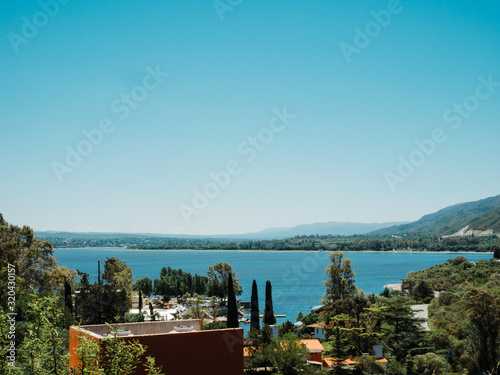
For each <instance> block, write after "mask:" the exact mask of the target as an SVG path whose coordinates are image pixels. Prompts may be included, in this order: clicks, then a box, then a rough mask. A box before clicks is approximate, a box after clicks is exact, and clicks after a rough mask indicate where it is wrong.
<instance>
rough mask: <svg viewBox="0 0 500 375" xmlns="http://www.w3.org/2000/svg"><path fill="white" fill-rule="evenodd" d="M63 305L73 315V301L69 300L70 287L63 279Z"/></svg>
mask: <svg viewBox="0 0 500 375" xmlns="http://www.w3.org/2000/svg"><path fill="white" fill-rule="evenodd" d="M64 304H65V305H66V307H67V308H68V309H69V311H71V313H73V301H72V299H71V285H69V282H68V280H66V278H64Z"/></svg>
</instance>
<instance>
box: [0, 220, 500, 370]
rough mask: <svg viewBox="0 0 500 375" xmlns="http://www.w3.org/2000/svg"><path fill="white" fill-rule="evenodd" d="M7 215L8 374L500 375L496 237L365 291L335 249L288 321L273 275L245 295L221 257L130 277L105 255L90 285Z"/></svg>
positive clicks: (1, 239)
mask: <svg viewBox="0 0 500 375" xmlns="http://www.w3.org/2000/svg"><path fill="white" fill-rule="evenodd" d="M0 221H1V223H0V224H1V226H0V229H1V233H2V236H0V245H1V248H2V258H1V260H2V270H3V271H5V272H6V275H8V277H7V278H6V279H5V281H2V282H4V286H5V289H4V290H5V291H7V292H6V294H5V298H2V302H3V305H2V308H1V309H0V314H1V315H2V316H1V318H2V319H1V321H0V328H1V332H2V335H1V337H0V344H1V345H2V347H4V348H5V349H6V353H7V355H6V356H4V357H2V359H1V360H0V370H1V371H2V373H5V374H25V373H26V374H33V375H35V374H52V373H54V374H115V373H119V374H122V375H123V374H131V375H132V374H146V375H154V374H156V375H159V374H179V375H180V374H193V375H194V374H201V373H203V374H214V375H215V374H227V375H235V374H266V373H267V374H283V375H292V374H324V373H333V374H352V375H355V374H390V375H412V374H415V375H416V374H440V373H446V374H450V375H452V374H453V375H459V374H476V373H485V374H486V373H490V374H496V371H497V369H498V366H499V363H500V362H499V359H500V358H498V353H499V352H500V351H498V344H499V341H498V335H497V333H496V332H498V331H499V330H500V319H499V318H498V314H497V312H498V311H500V296H498V291H499V290H500V277H499V275H500V246H498V247H497V248H496V249H495V251H494V253H493V254H491V258H490V259H480V260H477V261H469V260H468V259H467V258H466V257H464V256H462V255H459V256H455V257H454V258H451V259H449V260H448V261H446V262H445V263H443V264H441V265H437V266H434V267H431V268H429V269H425V270H421V271H417V272H411V273H409V274H408V276H407V277H406V278H405V279H403V280H402V283H400V284H391V285H385V289H384V290H383V292H382V293H380V294H379V295H375V294H367V293H365V292H363V291H361V290H359V289H358V287H357V285H356V276H355V273H354V271H353V268H352V264H351V260H350V259H349V258H345V257H344V254H343V253H342V252H340V251H336V252H331V253H330V254H329V264H328V266H327V268H326V269H325V273H324V279H325V281H324V283H323V285H317V288H319V289H322V290H324V298H323V300H322V303H321V304H320V305H318V306H314V307H313V308H311V309H310V311H304V313H299V314H298V316H296V317H291V316H280V314H279V311H274V307H273V289H272V284H271V282H270V281H269V280H267V281H266V283H265V290H264V291H263V290H260V291H259V290H258V289H257V280H255V279H254V280H253V284H252V287H251V290H252V293H251V299H250V300H249V301H242V300H241V298H237V296H238V295H239V294H241V290H242V285H240V283H239V278H238V273H237V270H235V269H233V267H232V266H231V265H230V264H228V263H227V262H219V263H217V264H214V265H213V266H210V267H209V268H208V270H207V273H206V274H207V276H202V275H197V274H190V273H188V272H184V271H182V270H180V269H173V268H170V267H163V268H162V270H161V272H160V277H159V278H158V279H155V280H151V279H149V278H148V277H143V278H139V279H137V280H135V281H134V278H133V275H132V270H131V268H130V267H128V266H127V264H126V263H125V262H124V261H121V260H120V259H118V258H115V257H111V258H107V259H106V261H104V262H103V264H102V272H101V264H99V265H98V268H97V270H98V274H97V281H95V282H90V281H89V280H90V279H91V278H92V275H88V274H86V273H84V272H80V271H76V270H73V271H72V270H68V269H67V268H65V267H62V266H59V265H58V264H57V262H56V261H55V258H54V257H53V249H52V245H51V244H50V242H48V241H46V240H41V239H37V238H36V237H34V236H33V231H32V230H31V229H30V228H29V227H27V226H24V227H23V228H19V227H17V226H14V225H11V224H9V223H7V222H6V221H5V220H4V219H3V218H2V217H0ZM28 254H29V256H28ZM259 293H262V295H265V303H264V306H259ZM277 318H281V321H282V322H281V323H278V320H277ZM483 343H488V345H487V346H484V345H483ZM34 348H36V350H33V349H34ZM485 350H486V352H485Z"/></svg>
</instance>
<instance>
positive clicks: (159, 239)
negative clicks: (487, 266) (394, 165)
mask: <svg viewBox="0 0 500 375" xmlns="http://www.w3.org/2000/svg"><path fill="white" fill-rule="evenodd" d="M355 234H359V235H368V236H382V235H404V234H409V235H435V236H451V237H459V236H471V235H474V236H494V235H497V236H498V237H500V195H497V196H495V197H490V198H486V199H481V200H478V201H474V202H467V203H460V204H455V205H453V206H449V207H445V208H443V209H441V210H439V211H437V212H435V213H432V214H429V215H425V216H423V217H422V218H420V219H419V220H417V221H415V222H405V223H402V222H392V223H349V222H326V223H314V224H302V225H297V226H294V227H285V228H268V229H264V230H261V231H258V232H253V233H244V234H221V235H211V236H207V235H182V234H155V233H98V232H93V233H70V232H57V231H45V232H35V235H36V236H37V237H39V238H42V239H47V240H49V241H50V242H52V243H53V244H54V246H55V247H101V246H103V247H109V246H137V245H143V246H160V245H161V244H162V243H164V242H165V240H169V241H170V242H172V241H174V242H182V243H186V244H187V245H186V246H188V245H189V243H190V242H192V243H201V242H204V241H205V242H206V241H211V242H216V243H220V242H231V241H235V242H241V241H246V240H254V241H256V240H281V239H285V238H293V237H295V236H315V235H320V236H328V235H332V236H337V235H341V236H350V235H355Z"/></svg>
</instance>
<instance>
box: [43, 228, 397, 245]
mask: <svg viewBox="0 0 500 375" xmlns="http://www.w3.org/2000/svg"><path fill="white" fill-rule="evenodd" d="M396 224H401V222H392V223H347V222H327V223H314V224H303V225H297V226H295V227H283V228H269V229H264V230H261V231H258V232H253V233H244V234H219V235H210V236H208V235H189V234H156V233H116V232H104V233H103V232H85V233H83V232H60V231H37V232H35V234H36V236H37V237H38V238H42V239H47V240H49V241H51V242H53V243H54V244H57V246H58V247H61V246H63V245H64V243H65V242H68V244H73V245H74V243H75V241H81V242H82V245H87V246H96V245H99V246H128V245H131V244H132V245H133V244H136V243H137V242H138V241H140V242H141V243H143V242H146V243H147V242H158V241H159V240H160V239H162V238H169V239H180V240H201V239H207V240H208V239H209V240H212V241H217V242H220V241H244V240H269V239H284V238H290V237H295V236H314V235H334V236H335V235H342V236H349V235H353V234H365V233H368V232H371V231H373V230H376V229H381V228H386V227H390V226H394V225H396Z"/></svg>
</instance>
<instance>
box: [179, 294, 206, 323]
mask: <svg viewBox="0 0 500 375" xmlns="http://www.w3.org/2000/svg"><path fill="white" fill-rule="evenodd" d="M184 300H185V301H186V302H187V304H188V306H189V314H188V316H189V317H190V318H193V319H200V320H201V325H202V326H203V324H204V320H205V319H206V318H207V317H208V313H207V309H206V308H205V307H204V306H203V304H204V303H205V301H206V297H205V296H200V295H199V294H198V293H195V295H194V296H191V294H190V293H186V294H185V295H184Z"/></svg>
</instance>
